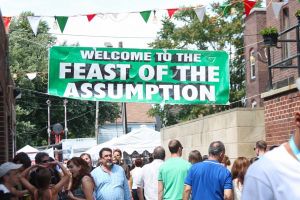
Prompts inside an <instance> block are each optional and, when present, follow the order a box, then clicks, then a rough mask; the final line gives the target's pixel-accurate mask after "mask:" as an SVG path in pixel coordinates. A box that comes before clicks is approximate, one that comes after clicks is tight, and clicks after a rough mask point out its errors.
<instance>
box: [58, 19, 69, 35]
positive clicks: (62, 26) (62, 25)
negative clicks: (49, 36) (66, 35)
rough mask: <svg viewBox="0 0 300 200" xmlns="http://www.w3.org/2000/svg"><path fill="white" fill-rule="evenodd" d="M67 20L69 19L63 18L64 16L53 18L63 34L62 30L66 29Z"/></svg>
mask: <svg viewBox="0 0 300 200" xmlns="http://www.w3.org/2000/svg"><path fill="white" fill-rule="evenodd" d="M68 19H69V17H65V16H55V20H56V21H57V23H58V25H59V28H60V32H61V33H63V32H64V29H65V27H66V24H67V21H68Z"/></svg>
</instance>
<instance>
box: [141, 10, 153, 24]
mask: <svg viewBox="0 0 300 200" xmlns="http://www.w3.org/2000/svg"><path fill="white" fill-rule="evenodd" d="M140 14H141V15H142V17H143V19H144V21H145V22H146V23H147V22H148V19H149V17H150V14H151V10H147V11H142V12H140Z"/></svg>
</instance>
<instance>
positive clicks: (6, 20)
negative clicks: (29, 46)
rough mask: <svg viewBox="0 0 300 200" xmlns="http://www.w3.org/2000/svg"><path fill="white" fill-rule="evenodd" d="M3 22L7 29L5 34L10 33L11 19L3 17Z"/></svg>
mask: <svg viewBox="0 0 300 200" xmlns="http://www.w3.org/2000/svg"><path fill="white" fill-rule="evenodd" d="M2 20H3V23H4V27H5V32H6V33H8V30H9V25H10V21H11V17H2Z"/></svg>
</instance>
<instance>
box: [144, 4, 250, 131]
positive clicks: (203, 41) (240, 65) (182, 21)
mask: <svg viewBox="0 0 300 200" xmlns="http://www.w3.org/2000/svg"><path fill="white" fill-rule="evenodd" d="M223 3H224V4H223V5H226V6H225V7H223V8H222V7H220V5H219V4H218V3H216V4H214V6H213V7H212V12H210V13H209V14H208V13H207V16H205V17H204V20H203V22H202V23H200V22H199V19H198V18H197V16H196V14H195V12H194V10H192V9H184V10H180V11H177V12H176V14H175V15H174V18H175V20H176V21H178V23H177V25H175V23H174V22H173V21H174V20H169V19H164V20H162V23H163V27H162V29H161V30H160V31H159V32H158V35H157V38H156V40H155V41H154V42H152V43H151V44H150V46H151V47H153V48H170V49H172V48H176V49H185V48H197V49H199V50H207V49H209V50H227V51H228V53H229V55H230V84H231V88H230V102H236V101H239V100H241V98H242V97H244V96H245V67H244V66H245V60H244V56H243V55H244V52H243V50H244V48H243V27H242V24H243V17H242V15H243V12H244V7H243V3H232V2H231V1H225V2H223ZM233 7H234V8H235V9H236V10H237V12H236V13H235V14H234V15H231V14H229V10H228V9H229V8H233ZM225 8H226V9H227V10H226V12H225V10H224V9H225ZM224 12H225V13H224ZM240 105H241V103H238V104H234V105H230V106H213V105H205V106H203V105H196V106H195V105H193V106H172V107H170V106H168V105H165V106H163V107H160V106H159V105H157V106H156V107H155V108H153V109H152V110H151V111H150V112H149V113H150V114H151V115H152V116H155V115H158V116H160V117H161V118H162V121H163V124H164V125H168V124H170V122H172V123H177V122H180V121H184V120H190V119H195V118H197V117H198V116H199V115H207V114H211V113H215V112H220V111H223V110H225V109H229V107H231V108H232V107H235V106H240Z"/></svg>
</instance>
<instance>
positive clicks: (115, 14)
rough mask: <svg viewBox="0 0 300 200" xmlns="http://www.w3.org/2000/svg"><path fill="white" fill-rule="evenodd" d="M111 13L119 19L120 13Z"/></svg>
mask: <svg viewBox="0 0 300 200" xmlns="http://www.w3.org/2000/svg"><path fill="white" fill-rule="evenodd" d="M111 15H112V16H113V18H114V19H118V16H119V13H112V14H111Z"/></svg>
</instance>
